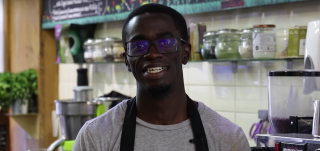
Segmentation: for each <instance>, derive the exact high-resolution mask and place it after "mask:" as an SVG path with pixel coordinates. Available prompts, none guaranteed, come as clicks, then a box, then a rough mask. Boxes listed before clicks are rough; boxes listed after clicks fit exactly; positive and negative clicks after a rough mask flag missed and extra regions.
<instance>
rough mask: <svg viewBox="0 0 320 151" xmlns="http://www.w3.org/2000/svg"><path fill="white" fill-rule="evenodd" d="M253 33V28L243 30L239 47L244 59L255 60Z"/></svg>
mask: <svg viewBox="0 0 320 151" xmlns="http://www.w3.org/2000/svg"><path fill="white" fill-rule="evenodd" d="M252 32H253V28H245V29H242V30H241V32H240V33H241V38H240V39H241V44H240V46H239V53H240V55H241V57H242V58H244V59H249V58H253V52H252Z"/></svg>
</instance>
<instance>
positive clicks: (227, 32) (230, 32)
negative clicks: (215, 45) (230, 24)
mask: <svg viewBox="0 0 320 151" xmlns="http://www.w3.org/2000/svg"><path fill="white" fill-rule="evenodd" d="M220 34H239V30H237V29H229V28H225V29H220V30H218V31H217V35H220Z"/></svg>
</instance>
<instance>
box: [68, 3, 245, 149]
mask: <svg viewBox="0 0 320 151" xmlns="http://www.w3.org/2000/svg"><path fill="white" fill-rule="evenodd" d="M187 39H188V33H187V26H186V22H185V19H184V18H183V16H182V15H181V14H180V13H178V12H177V11H175V10H173V9H171V8H170V7H167V6H164V5H158V4H148V5H143V6H141V7H139V8H137V9H136V10H134V11H133V12H131V14H130V15H129V16H128V18H127V19H126V21H125V23H124V26H123V31H122V41H123V44H124V47H125V51H126V52H125V53H124V57H125V63H126V65H127V68H128V71H130V72H132V74H133V76H134V77H135V79H136V81H137V94H136V97H135V98H134V99H131V100H124V101H122V102H121V103H119V104H118V105H117V106H115V107H114V108H112V109H111V110H109V111H108V112H106V113H105V114H103V115H101V116H99V117H97V118H95V119H93V120H90V121H88V122H87V123H86V124H85V125H84V126H83V127H82V129H81V130H80V132H79V134H78V136H77V138H76V141H75V144H74V148H73V150H74V151H118V150H121V151H132V150H135V151H142V150H145V151H195V150H196V151H208V150H210V151H249V150H250V147H249V144H248V141H247V139H246V137H245V135H244V133H243V131H242V129H241V128H240V127H238V126H237V125H235V124H233V123H232V122H230V121H229V120H227V119H226V118H224V117H222V116H220V115H219V114H218V113H216V112H215V111H213V110H211V109H210V108H208V107H207V106H205V105H204V104H203V103H201V102H196V101H192V100H191V99H190V98H189V97H188V96H187V95H186V93H185V89H184V83H183V72H182V65H183V64H184V65H185V64H187V62H188V60H189V58H190V44H189V43H187Z"/></svg>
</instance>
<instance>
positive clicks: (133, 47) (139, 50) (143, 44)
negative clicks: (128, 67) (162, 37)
mask: <svg viewBox="0 0 320 151" xmlns="http://www.w3.org/2000/svg"><path fill="white" fill-rule="evenodd" d="M148 48H149V42H148V41H135V42H129V43H128V44H127V50H128V55H129V56H140V55H144V54H146V53H147V52H148Z"/></svg>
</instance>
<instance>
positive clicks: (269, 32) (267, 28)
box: [252, 25, 277, 59]
mask: <svg viewBox="0 0 320 151" xmlns="http://www.w3.org/2000/svg"><path fill="white" fill-rule="evenodd" d="M275 27H276V26H275V25H254V26H253V33H252V39H253V42H252V43H253V57H254V58H255V59H261V58H276V56H277V49H276V33H275Z"/></svg>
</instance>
